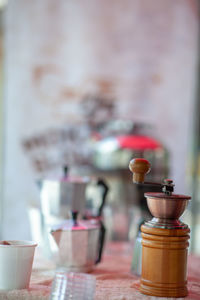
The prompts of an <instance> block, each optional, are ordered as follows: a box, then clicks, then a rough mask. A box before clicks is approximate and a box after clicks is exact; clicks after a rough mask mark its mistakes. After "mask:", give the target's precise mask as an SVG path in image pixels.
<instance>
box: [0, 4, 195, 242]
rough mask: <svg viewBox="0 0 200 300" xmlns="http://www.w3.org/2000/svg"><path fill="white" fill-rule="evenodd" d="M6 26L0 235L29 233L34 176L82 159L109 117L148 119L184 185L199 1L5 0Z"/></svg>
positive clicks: (176, 177) (178, 181)
mask: <svg viewBox="0 0 200 300" xmlns="http://www.w3.org/2000/svg"><path fill="white" fill-rule="evenodd" d="M5 30H6V38H5V109H6V119H5V143H4V145H5V174H4V175H5V176H4V177H5V186H4V203H5V204H4V220H3V222H4V223H3V224H4V226H3V233H2V234H3V237H7V238H8V237H9V238H28V237H29V234H30V232H29V227H28V225H27V224H28V215H27V207H28V205H29V203H30V202H33V201H38V193H37V189H36V186H35V182H34V180H35V179H36V178H37V177H39V176H41V175H46V174H50V173H51V174H52V173H57V171H58V168H59V166H60V165H62V163H64V162H65V161H66V160H68V161H70V163H71V164H73V163H74V161H77V159H78V160H79V159H80V163H81V162H86V161H87V158H88V153H89V150H87V147H84V145H85V143H86V141H87V138H88V136H89V135H90V134H91V132H92V130H93V129H95V128H97V127H98V124H100V123H102V122H104V121H106V120H108V119H111V118H121V119H131V120H133V121H139V122H145V123H147V124H150V125H151V126H152V128H153V134H154V136H155V137H157V138H158V139H160V140H161V141H162V142H163V143H164V145H165V146H166V147H167V148H168V149H169V151H170V154H171V163H172V166H171V173H172V174H171V176H172V177H173V179H174V180H175V181H176V186H177V188H176V191H178V192H185V189H186V185H185V171H186V162H187V158H188V156H187V155H188V151H189V145H190V141H191V137H190V135H191V121H192V112H193V103H194V101H193V100H194V88H195V75H196V74H195V72H196V63H197V34H198V20H197V12H196V1H189V0H182V1H179V0H159V1H156V0H148V1H145V0H118V1H116V0H111V1H107V0H101V1H97V0H93V1H89V0H84V1H80V0H77V1H74V0H68V1H66V0H43V1H40V0H34V1H27V0H18V1H14V0H10V1H9V4H8V6H7V11H6V18H5ZM62 137H64V140H65V143H64V144H63V139H62ZM61 140H62V141H61ZM80 145H81V147H80ZM25 224H26V226H24V225H25Z"/></svg>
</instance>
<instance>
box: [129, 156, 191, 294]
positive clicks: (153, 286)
mask: <svg viewBox="0 0 200 300" xmlns="http://www.w3.org/2000/svg"><path fill="white" fill-rule="evenodd" d="M129 168H130V170H131V171H132V172H133V182H134V183H136V184H139V185H148V184H149V185H152V184H153V183H152V182H151V183H150V182H144V178H145V174H147V173H148V172H149V171H150V163H149V162H148V161H147V160H145V159H142V158H136V159H133V160H131V162H130V164H129ZM158 184H160V186H161V192H156V193H155V192H148V193H145V197H146V199H147V206H148V208H149V210H150V212H151V214H152V216H153V219H152V220H151V221H148V222H145V223H144V225H142V227H141V232H142V274H141V281H140V291H141V293H143V294H146V295H150V296H157V297H176V298H178V297H185V296H187V293H188V291H187V254H188V246H189V242H188V240H189V238H190V236H189V233H190V229H189V227H188V225H186V224H184V223H182V222H181V221H180V220H179V217H180V216H181V215H182V214H183V212H184V210H185V208H186V206H187V204H188V201H189V200H190V199H191V197H189V196H185V195H176V194H173V190H174V184H173V181H172V180H170V179H165V180H164V183H163V184H161V183H155V185H158Z"/></svg>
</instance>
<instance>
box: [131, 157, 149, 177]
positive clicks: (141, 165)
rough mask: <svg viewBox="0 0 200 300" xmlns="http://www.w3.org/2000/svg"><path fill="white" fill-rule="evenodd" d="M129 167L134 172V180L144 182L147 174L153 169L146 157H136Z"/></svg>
mask: <svg viewBox="0 0 200 300" xmlns="http://www.w3.org/2000/svg"><path fill="white" fill-rule="evenodd" d="M129 169H130V170H131V172H132V173H133V182H135V183H143V182H144V178H145V175H146V174H148V173H149V172H150V170H151V164H150V162H148V160H146V159H144V158H134V159H132V160H131V161H130V163H129Z"/></svg>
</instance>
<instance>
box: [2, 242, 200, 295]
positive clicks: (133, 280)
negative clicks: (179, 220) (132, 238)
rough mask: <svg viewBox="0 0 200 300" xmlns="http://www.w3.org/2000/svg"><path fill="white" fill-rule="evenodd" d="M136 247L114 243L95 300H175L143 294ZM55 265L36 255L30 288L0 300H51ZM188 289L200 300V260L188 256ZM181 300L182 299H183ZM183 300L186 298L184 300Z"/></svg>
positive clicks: (97, 271) (99, 271) (103, 264)
mask: <svg viewBox="0 0 200 300" xmlns="http://www.w3.org/2000/svg"><path fill="white" fill-rule="evenodd" d="M131 260H132V246H131V244H130V243H120V242H116V243H110V244H108V245H107V247H106V249H105V251H104V257H103V261H102V262H101V263H100V264H99V265H98V266H97V267H96V268H95V270H94V271H93V272H92V274H93V275H95V276H96V294H95V300H139V299H144V300H148V299H151V300H153V299H154V300H155V299H156V300H157V299H172V298H158V297H149V296H145V295H143V294H141V293H140V292H139V290H138V288H139V277H138V276H136V275H133V274H131V273H130V265H131ZM54 271H55V265H54V264H53V262H50V261H45V259H44V258H43V257H41V256H40V255H38V253H36V257H35V261H34V266H33V272H32V277H31V284H30V289H29V290H28V291H27V290H22V291H11V292H7V293H5V292H0V300H12V299H15V300H17V299H19V300H25V299H29V300H47V299H49V294H50V291H51V282H52V278H53V276H54ZM188 289H189V295H188V296H187V297H186V298H184V299H185V300H188V299H190V300H200V257H198V256H194V255H189V257H188ZM179 299H181V298H179ZM182 299H183V298H182Z"/></svg>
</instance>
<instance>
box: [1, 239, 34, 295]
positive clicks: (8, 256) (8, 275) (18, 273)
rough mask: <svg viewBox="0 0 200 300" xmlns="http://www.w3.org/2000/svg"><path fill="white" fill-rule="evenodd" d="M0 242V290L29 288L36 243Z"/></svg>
mask: <svg viewBox="0 0 200 300" xmlns="http://www.w3.org/2000/svg"><path fill="white" fill-rule="evenodd" d="M6 242H8V243H9V245H4V244H1V242H0V290H14V289H27V288H28V287H29V282H30V277H31V272H32V265H33V258H34V252H35V247H36V246H37V244H36V243H34V242H31V241H19V240H18V241H13V240H12V241H11V240H9V241H6Z"/></svg>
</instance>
